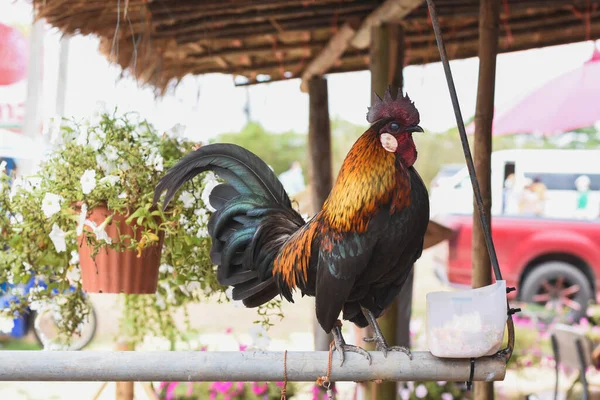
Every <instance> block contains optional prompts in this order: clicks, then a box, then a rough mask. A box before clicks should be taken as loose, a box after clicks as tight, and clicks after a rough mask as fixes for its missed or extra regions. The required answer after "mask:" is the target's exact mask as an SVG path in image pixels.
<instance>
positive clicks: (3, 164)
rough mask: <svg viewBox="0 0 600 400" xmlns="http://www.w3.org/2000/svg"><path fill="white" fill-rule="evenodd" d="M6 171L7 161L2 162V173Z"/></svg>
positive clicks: (0, 167) (0, 166)
mask: <svg viewBox="0 0 600 400" xmlns="http://www.w3.org/2000/svg"><path fill="white" fill-rule="evenodd" d="M4 171H6V161H2V162H0V173H2V174H3V173H4Z"/></svg>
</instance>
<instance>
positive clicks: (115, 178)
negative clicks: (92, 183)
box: [98, 175, 121, 186]
mask: <svg viewBox="0 0 600 400" xmlns="http://www.w3.org/2000/svg"><path fill="white" fill-rule="evenodd" d="M120 181H121V178H120V177H118V176H116V175H108V176H105V177H104V178H102V179H100V180H99V181H98V182H99V183H108V184H109V185H110V186H115V185H116V184H117V183H119V182H120Z"/></svg>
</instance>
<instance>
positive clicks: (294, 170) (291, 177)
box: [279, 161, 306, 196]
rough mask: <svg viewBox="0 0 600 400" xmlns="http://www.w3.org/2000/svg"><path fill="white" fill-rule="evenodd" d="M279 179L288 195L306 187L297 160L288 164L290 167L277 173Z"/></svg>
mask: <svg viewBox="0 0 600 400" xmlns="http://www.w3.org/2000/svg"><path fill="white" fill-rule="evenodd" d="M279 180H280V181H281V183H282V184H283V187H284V189H285V191H286V192H287V193H288V195H289V196H293V195H295V194H296V193H300V192H302V191H303V190H304V189H306V185H305V184H304V175H303V174H302V166H301V165H300V163H299V162H298V161H294V162H293V163H292V164H291V165H290V169H288V170H287V171H285V172H282V173H281V174H280V175H279Z"/></svg>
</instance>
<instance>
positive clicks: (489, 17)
mask: <svg viewBox="0 0 600 400" xmlns="http://www.w3.org/2000/svg"><path fill="white" fill-rule="evenodd" d="M479 10H480V11H479V81H478V83H477V103H476V107H475V145H474V153H475V154H474V164H475V173H476V175H477V178H478V180H479V187H480V189H481V197H482V199H483V208H484V214H485V217H486V219H487V221H488V223H491V216H490V212H491V206H492V191H491V154H492V120H493V118H494V89H495V83H496V56H497V54H498V35H499V15H500V0H480V9H479ZM473 202H474V204H475V199H473ZM472 241H473V249H472V252H473V254H472V256H473V281H472V284H473V287H474V288H478V287H482V286H486V285H489V284H491V283H492V268H491V264H490V256H489V255H488V250H487V247H486V244H485V238H484V233H483V229H482V227H481V223H480V221H479V215H478V211H477V206H476V205H474V207H473V239H472ZM474 389H475V399H476V400H492V399H493V398H494V385H493V383H491V382H490V383H482V382H478V383H475V385H474Z"/></svg>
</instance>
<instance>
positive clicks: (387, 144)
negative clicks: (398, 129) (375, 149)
mask: <svg viewBox="0 0 600 400" xmlns="http://www.w3.org/2000/svg"><path fill="white" fill-rule="evenodd" d="M379 140H381V145H382V146H383V148H384V149H386V150H387V151H389V152H390V153H395V152H396V149H397V148H398V141H397V140H396V138H395V137H394V136H393V135H390V134H389V133H382V134H381V136H379Z"/></svg>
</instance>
